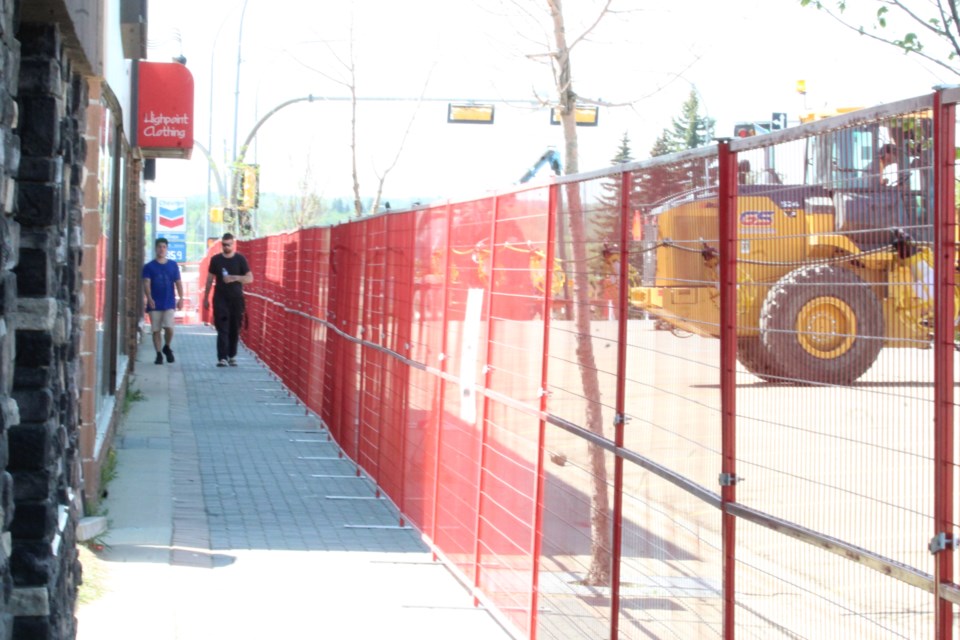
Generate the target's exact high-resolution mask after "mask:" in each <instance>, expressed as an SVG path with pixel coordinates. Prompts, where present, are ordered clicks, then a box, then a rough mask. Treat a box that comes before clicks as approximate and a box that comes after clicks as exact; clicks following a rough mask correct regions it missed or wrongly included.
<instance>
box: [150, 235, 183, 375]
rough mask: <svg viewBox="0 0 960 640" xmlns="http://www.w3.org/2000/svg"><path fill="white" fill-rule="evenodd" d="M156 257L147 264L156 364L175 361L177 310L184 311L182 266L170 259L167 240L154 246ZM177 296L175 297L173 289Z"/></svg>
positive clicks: (159, 239) (161, 239) (160, 239)
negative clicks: (172, 343) (174, 329)
mask: <svg viewBox="0 0 960 640" xmlns="http://www.w3.org/2000/svg"><path fill="white" fill-rule="evenodd" d="M154 251H155V255H156V258H154V259H153V260H151V261H150V262H148V263H147V264H145V265H143V291H144V293H145V294H146V296H147V312H148V313H149V314H150V327H151V329H152V331H153V346H154V347H156V349H157V359H156V360H154V364H163V357H164V356H166V357H167V362H173V349H171V348H170V343H171V342H172V341H173V320H174V314H175V311H174V310H175V309H183V283H182V282H181V281H180V267H178V266H177V263H176V262H174V261H173V260H167V239H166V238H157V241H156V243H155V244H154ZM174 287H176V289H177V297H176V299H174V297H173V289H174ZM161 329H163V336H164V337H163V348H162V349H161V346H160V330H161Z"/></svg>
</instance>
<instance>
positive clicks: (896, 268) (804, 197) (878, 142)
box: [630, 114, 933, 384]
mask: <svg viewBox="0 0 960 640" xmlns="http://www.w3.org/2000/svg"><path fill="white" fill-rule="evenodd" d="M844 122H849V123H851V124H846V125H842V126H838V127H837V128H835V129H831V128H829V127H827V126H819V127H816V128H815V129H814V130H813V131H812V132H811V135H810V136H808V137H807V138H805V139H803V140H799V141H798V140H796V136H793V137H792V138H791V137H788V138H789V139H792V140H794V141H795V142H796V144H794V145H793V146H792V147H791V145H790V144H782V145H775V144H772V145H771V146H769V147H767V148H760V149H753V150H752V151H747V152H741V153H740V154H739V155H738V160H740V163H739V168H740V169H741V173H740V177H739V178H740V179H739V182H740V184H739V186H738V190H737V215H738V220H739V222H738V228H737V247H738V255H737V256H736V259H737V283H738V285H737V352H738V353H737V355H738V359H739V361H740V363H741V364H742V365H743V366H744V367H745V368H746V369H747V370H749V371H750V372H751V373H753V374H755V375H757V376H758V377H760V378H761V379H764V380H768V381H778V382H792V383H806V384H809V383H814V384H848V383H851V382H853V381H854V380H857V379H858V378H859V377H860V376H862V375H863V374H864V373H865V372H866V371H867V370H868V369H869V368H870V367H871V366H872V365H873V363H874V361H875V360H876V358H877V356H878V354H879V353H880V350H881V349H882V348H883V347H900V348H904V347H906V348H929V346H930V345H931V338H932V329H933V324H932V311H933V268H932V262H933V254H932V239H933V238H932V228H933V227H932V211H931V210H930V207H931V206H932V204H933V176H932V164H933V153H932V140H931V120H930V117H929V115H926V114H914V115H910V116H898V117H897V118H894V119H888V120H886V121H879V122H868V123H863V122H862V121H860V122H858V121H857V120H856V119H851V118H847V119H845V120H844ZM821 124H825V123H821ZM776 135H777V134H773V136H776ZM772 139H773V140H774V141H776V138H775V137H772ZM791 150H792V152H793V157H792V158H791V157H790V156H791ZM751 152H752V158H753V160H755V161H756V163H755V164H756V165H757V166H763V167H764V169H763V170H762V171H760V172H758V173H756V174H753V175H751V174H750V173H748V172H749V165H750V162H749V161H748V162H744V161H743V159H744V157H745V156H750V154H751ZM801 158H802V161H801V160H800V159H801ZM778 160H779V161H780V163H779V164H778V163H777V161H778ZM791 161H792V164H791ZM799 166H802V167H803V170H802V177H799V176H798V177H795V178H794V179H793V181H792V184H791V180H790V179H789V178H788V173H789V171H787V169H789V168H790V167H792V168H794V169H796V168H797V167H799ZM780 168H783V169H784V170H782V171H781V170H780ZM798 173H800V172H799V171H798ZM648 211H649V215H650V216H651V218H652V219H653V220H655V221H656V223H655V225H651V228H654V229H656V234H655V235H656V237H655V238H647V239H646V242H647V243H648V245H650V246H648V247H647V249H648V250H651V251H654V252H655V261H654V262H655V274H656V275H655V278H653V279H652V281H651V279H647V280H646V282H645V283H644V284H645V285H646V286H640V287H634V288H632V289H631V292H630V297H631V303H632V304H633V305H634V306H636V307H639V308H641V309H643V310H645V311H646V312H647V313H648V314H649V315H651V316H653V317H654V318H656V319H657V320H659V321H660V322H666V323H669V324H670V325H671V326H673V327H676V328H678V329H682V330H687V331H692V332H694V333H696V334H699V335H702V336H712V337H718V336H719V331H720V323H719V320H720V296H719V289H718V282H719V278H718V262H719V251H718V248H719V247H718V241H717V238H718V226H717V213H718V209H717V190H716V188H715V187H710V188H705V189H700V190H696V191H689V192H686V193H683V194H680V195H677V196H676V197H673V198H671V199H669V200H667V201H665V202H662V203H659V204H658V205H656V206H654V207H651V208H650V209H648Z"/></svg>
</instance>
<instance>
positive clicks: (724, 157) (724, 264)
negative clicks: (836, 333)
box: [717, 139, 737, 640]
mask: <svg viewBox="0 0 960 640" xmlns="http://www.w3.org/2000/svg"><path fill="white" fill-rule="evenodd" d="M717 153H718V158H717V160H718V164H719V180H720V184H719V210H718V215H719V220H718V223H719V224H718V226H719V232H720V274H719V277H720V282H719V284H720V409H721V428H722V432H723V434H722V458H723V460H722V463H721V489H720V498H721V501H722V503H723V505H724V509H723V512H722V515H721V519H722V531H723V534H722V537H723V637H724V638H725V640H733V638H734V637H735V636H736V628H735V610H736V595H737V594H736V580H735V578H736V560H737V555H736V550H737V536H736V533H737V521H736V517H735V516H733V515H732V514H730V513H728V512H727V510H726V505H727V504H729V503H732V502H736V500H737V491H736V480H737V475H736V474H737V449H736V447H737V439H736V419H737V417H736V416H737V387H736V383H737V154H736V153H734V152H731V151H730V140H728V139H724V140H721V141H720V144H719V147H718V150H717Z"/></svg>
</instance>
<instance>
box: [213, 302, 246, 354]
mask: <svg viewBox="0 0 960 640" xmlns="http://www.w3.org/2000/svg"><path fill="white" fill-rule="evenodd" d="M243 309H244V306H243V298H239V299H237V300H220V299H217V298H216V297H214V299H213V326H215V327H216V328H217V360H226V359H227V358H235V357H236V356H237V344H238V343H239V342H240V323H241V322H242V321H243Z"/></svg>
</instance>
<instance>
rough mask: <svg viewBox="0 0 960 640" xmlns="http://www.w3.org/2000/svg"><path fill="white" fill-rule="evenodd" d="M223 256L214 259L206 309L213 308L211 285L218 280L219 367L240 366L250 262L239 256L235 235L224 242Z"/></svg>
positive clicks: (215, 323)
mask: <svg viewBox="0 0 960 640" xmlns="http://www.w3.org/2000/svg"><path fill="white" fill-rule="evenodd" d="M220 248H221V253H220V255H217V256H213V258H211V259H210V269H209V273H207V287H206V289H205V290H204V292H203V308H204V309H209V308H210V286H211V285H212V284H213V280H214V278H216V280H217V288H216V290H215V291H214V293H213V326H215V327H216V328H217V366H218V367H226V366H228V365H229V366H231V367H235V366H237V345H238V343H239V342H240V321H241V320H242V319H243V310H244V305H243V285H245V284H250V283H251V282H253V273H252V272H251V271H250V266H249V265H248V264H247V259H246V258H244V257H243V256H242V255H240V254H239V253H237V249H236V240H235V239H234V237H233V234H231V233H225V234H223V237H222V238H221V239H220Z"/></svg>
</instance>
